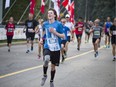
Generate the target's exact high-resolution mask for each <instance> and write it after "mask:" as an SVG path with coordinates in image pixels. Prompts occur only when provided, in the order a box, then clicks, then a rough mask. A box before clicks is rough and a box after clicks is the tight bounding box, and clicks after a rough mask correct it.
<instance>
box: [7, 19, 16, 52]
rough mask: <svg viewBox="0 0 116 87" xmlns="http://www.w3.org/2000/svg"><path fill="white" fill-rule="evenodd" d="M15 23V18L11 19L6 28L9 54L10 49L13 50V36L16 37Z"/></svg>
mask: <svg viewBox="0 0 116 87" xmlns="http://www.w3.org/2000/svg"><path fill="white" fill-rule="evenodd" d="M13 22H14V19H13V17H10V19H9V21H8V23H7V24H6V26H5V29H6V36H7V46H8V52H10V49H11V43H12V39H13V36H14V30H15V24H14V23H13Z"/></svg>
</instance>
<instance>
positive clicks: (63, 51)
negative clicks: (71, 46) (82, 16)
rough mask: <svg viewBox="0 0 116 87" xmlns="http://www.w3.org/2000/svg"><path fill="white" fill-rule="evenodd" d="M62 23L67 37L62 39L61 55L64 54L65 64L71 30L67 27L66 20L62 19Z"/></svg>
mask: <svg viewBox="0 0 116 87" xmlns="http://www.w3.org/2000/svg"><path fill="white" fill-rule="evenodd" d="M61 23H62V24H63V33H64V35H65V38H64V39H62V41H61V45H62V50H61V53H62V62H64V60H65V58H66V56H65V53H67V47H66V43H67V41H68V33H69V32H70V33H71V31H70V29H69V28H68V27H66V26H65V23H66V19H65V18H62V19H61Z"/></svg>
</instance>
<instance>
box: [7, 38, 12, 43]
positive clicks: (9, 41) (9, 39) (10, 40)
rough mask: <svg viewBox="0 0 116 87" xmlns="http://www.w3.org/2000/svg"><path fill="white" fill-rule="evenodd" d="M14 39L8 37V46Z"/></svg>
mask: <svg viewBox="0 0 116 87" xmlns="http://www.w3.org/2000/svg"><path fill="white" fill-rule="evenodd" d="M12 38H13V36H7V43H8V44H9V43H11V42H12Z"/></svg>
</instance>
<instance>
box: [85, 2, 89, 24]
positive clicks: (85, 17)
mask: <svg viewBox="0 0 116 87" xmlns="http://www.w3.org/2000/svg"><path fill="white" fill-rule="evenodd" d="M87 7H88V0H86V6H85V22H86V21H87Z"/></svg>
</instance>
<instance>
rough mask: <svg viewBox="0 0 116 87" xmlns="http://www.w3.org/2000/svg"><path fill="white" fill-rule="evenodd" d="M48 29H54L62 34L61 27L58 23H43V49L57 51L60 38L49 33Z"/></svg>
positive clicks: (59, 45)
mask: <svg viewBox="0 0 116 87" xmlns="http://www.w3.org/2000/svg"><path fill="white" fill-rule="evenodd" d="M50 28H54V30H56V31H57V32H58V33H60V34H63V26H62V24H61V23H60V22H59V21H55V22H54V23H51V24H50V23H49V22H48V21H46V22H44V23H43V30H44V31H45V34H46V39H45V44H44V48H45V49H49V50H50V51H59V50H60V49H61V38H60V37H58V36H56V35H55V34H53V33H51V32H49V29H50Z"/></svg>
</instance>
